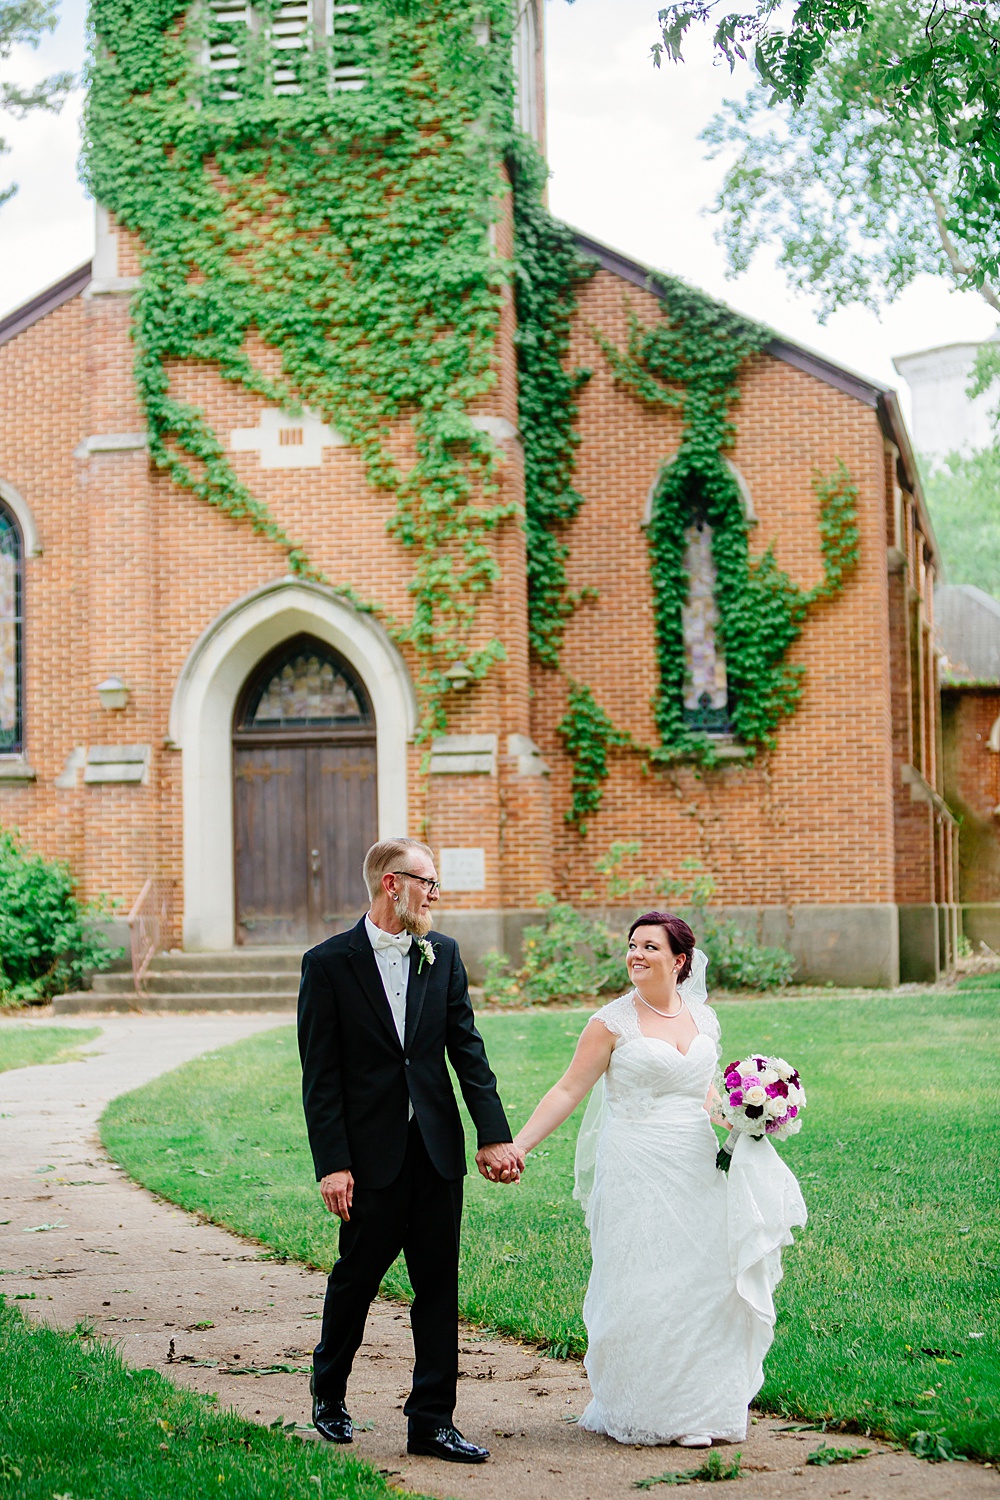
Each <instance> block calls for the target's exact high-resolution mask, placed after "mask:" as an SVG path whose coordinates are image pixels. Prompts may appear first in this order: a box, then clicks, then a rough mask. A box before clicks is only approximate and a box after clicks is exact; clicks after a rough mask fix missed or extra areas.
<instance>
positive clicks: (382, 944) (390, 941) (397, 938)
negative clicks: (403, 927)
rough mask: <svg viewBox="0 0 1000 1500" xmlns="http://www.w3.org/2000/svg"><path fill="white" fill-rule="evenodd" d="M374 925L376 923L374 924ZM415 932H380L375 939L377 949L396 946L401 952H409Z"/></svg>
mask: <svg viewBox="0 0 1000 1500" xmlns="http://www.w3.org/2000/svg"><path fill="white" fill-rule="evenodd" d="M373 925H374V924H373ZM412 942H413V934H412V933H410V932H379V935H378V937H377V938H376V939H375V947H376V949H380V948H395V949H396V950H397V951H398V952H400V953H404V954H405V953H409V951H410V944H411V943H412Z"/></svg>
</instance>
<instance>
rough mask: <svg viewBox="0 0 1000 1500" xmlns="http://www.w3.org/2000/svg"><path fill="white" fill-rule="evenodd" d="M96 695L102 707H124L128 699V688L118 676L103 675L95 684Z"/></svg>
mask: <svg viewBox="0 0 1000 1500" xmlns="http://www.w3.org/2000/svg"><path fill="white" fill-rule="evenodd" d="M97 696H98V698H100V700H101V707H102V708H108V709H113V708H125V707H126V706H127V704H128V700H129V689H128V688H127V687H126V686H125V684H124V682H122V680H121V678H120V677H105V679H104V681H103V682H99V683H98V684H97Z"/></svg>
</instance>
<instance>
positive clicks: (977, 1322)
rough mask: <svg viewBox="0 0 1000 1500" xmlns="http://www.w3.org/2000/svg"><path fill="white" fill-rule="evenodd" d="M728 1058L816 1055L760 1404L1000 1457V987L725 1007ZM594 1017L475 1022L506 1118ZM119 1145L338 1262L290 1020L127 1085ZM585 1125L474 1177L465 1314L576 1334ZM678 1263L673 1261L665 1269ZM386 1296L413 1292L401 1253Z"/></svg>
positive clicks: (793, 1147) (160, 1186)
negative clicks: (514, 1180)
mask: <svg viewBox="0 0 1000 1500" xmlns="http://www.w3.org/2000/svg"><path fill="white" fill-rule="evenodd" d="M718 1009H719V1015H720V1019H721V1021H722V1027H723V1037H724V1043H723V1045H724V1049H725V1054H726V1058H727V1059H728V1058H729V1057H736V1056H739V1055H743V1054H745V1053H746V1052H748V1051H751V1050H753V1049H756V1048H759V1047H768V1048H770V1049H773V1050H776V1051H780V1052H781V1053H782V1054H783V1055H784V1056H786V1057H789V1058H791V1059H792V1060H793V1061H794V1062H795V1063H796V1064H797V1065H798V1066H799V1067H800V1068H801V1070H802V1073H803V1077H804V1081H805V1085H806V1088H807V1090H808V1092H809V1100H810V1103H809V1110H808V1113H807V1116H806V1123H805V1128H804V1129H803V1131H802V1133H801V1135H799V1136H796V1137H795V1138H794V1139H793V1140H791V1141H789V1142H787V1143H785V1144H784V1145H783V1146H782V1147H781V1148H780V1149H781V1150H782V1152H783V1154H784V1156H785V1157H786V1159H787V1160H788V1162H789V1165H790V1166H791V1167H792V1168H793V1169H794V1170H795V1172H796V1173H797V1174H798V1176H799V1178H800V1181H801V1182H802V1185H803V1191H804V1193H805V1196H806V1200H807V1203H808V1205H809V1209H810V1222H809V1225H808V1226H807V1228H806V1229H805V1230H803V1231H801V1232H800V1233H799V1234H798V1239H797V1244H796V1246H795V1248H794V1249H792V1250H791V1251H789V1252H787V1254H786V1257H785V1265H786V1278H785V1281H784V1282H783V1283H782V1286H781V1287H780V1288H779V1293H778V1301H779V1327H778V1336H777V1338H776V1341H775V1345H774V1348H773V1349H772V1352H771V1355H770V1357H769V1359H768V1362H767V1380H766V1384H765V1386H764V1390H763V1391H762V1393H761V1396H760V1398H759V1402H758V1404H759V1405H761V1406H763V1407H764V1408H765V1409H767V1410H770V1411H775V1412H779V1413H783V1414H785V1415H787V1416H789V1417H791V1416H797V1417H802V1418H805V1419H808V1420H815V1421H820V1422H827V1423H830V1424H831V1425H833V1426H836V1425H837V1424H845V1425H847V1426H853V1427H855V1428H857V1429H858V1430H861V1431H865V1430H868V1429H870V1430H871V1431H872V1432H878V1433H881V1434H884V1435H885V1436H887V1437H890V1438H895V1439H898V1440H901V1441H905V1440H907V1439H908V1438H909V1436H910V1435H911V1434H912V1433H913V1432H915V1431H928V1432H932V1433H941V1434H943V1435H944V1436H945V1437H946V1438H947V1440H948V1441H950V1442H951V1443H952V1444H953V1445H954V1448H955V1450H956V1451H957V1452H960V1453H967V1454H970V1455H974V1456H979V1457H983V1458H993V1459H995V1458H997V1457H998V1456H1000V1403H998V1393H1000V1303H998V1298H997V1291H998V1280H1000V1249H998V1244H1000V1236H998V1230H1000V1203H998V1197H997V1192H996V1183H997V1179H998V1167H1000V1149H998V1144H997V1142H998V1134H997V1125H996V1121H997V1116H998V1113H1000V1032H998V1028H997V1024H996V1019H997V1012H998V1009H1000V987H998V986H997V983H996V981H995V980H994V984H993V985H992V986H987V985H986V984H984V983H982V982H979V981H975V982H973V981H970V982H968V983H967V984H965V985H963V986H962V988H961V989H959V990H957V991H952V992H946V993H942V992H940V991H936V992H935V991H928V992H924V993H919V994H904V995H899V994H896V995H889V996H886V995H880V994H869V995H865V996H846V997H842V996H837V995H836V994H832V995H831V996H830V997H828V998H825V999H823V1000H818V999H797V998H795V997H794V992H793V995H792V996H790V997H789V998H787V999H772V1000H768V1001H762V1002H760V1001H758V1002H753V1001H751V1002H746V1001H743V1002H733V1003H728V1004H721V1005H720V1006H719V1008H718ZM584 1021H585V1015H584V1013H582V1012H572V1011H552V1012H546V1011H532V1012H514V1013H510V1014H502V1015H488V1016H484V1017H483V1018H482V1023H481V1024H482V1030H483V1033H484V1035H485V1037H486V1041H487V1045H488V1048H489V1052H490V1057H491V1060H492V1062H493V1065H494V1067H495V1069H496V1071H497V1073H498V1076H499V1078H500V1083H501V1091H502V1094H503V1097H504V1101H505V1103H506V1105H507V1107H508V1114H509V1115H510V1117H511V1121H512V1123H514V1124H515V1128H516V1124H518V1123H520V1121H521V1120H522V1119H523V1118H524V1116H525V1114H526V1113H527V1111H528V1110H529V1109H530V1108H531V1106H532V1105H533V1104H534V1103H535V1102H536V1100H537V1098H538V1097H539V1095H540V1094H541V1092H542V1091H543V1090H544V1089H545V1088H546V1087H547V1086H548V1085H549V1083H551V1081H552V1080H553V1079H554V1078H555V1077H556V1076H557V1075H558V1073H559V1072H560V1070H561V1068H562V1067H563V1065H564V1063H565V1061H566V1059H567V1058H568V1056H569V1054H570V1052H571V1050H572V1047H573V1044H574V1041H575V1038H576V1037H577V1035H578V1034H579V1032H580V1030H581V1028H582V1026H583V1024H584ZM103 1132H104V1139H105V1142H106V1144H107V1146H108V1149H109V1150H110V1151H111V1153H112V1154H113V1155H114V1156H115V1157H116V1158H117V1160H119V1161H120V1162H122V1163H123V1164H124V1165H125V1166H126V1167H127V1169H128V1170H129V1171H130V1172H131V1173H132V1175H133V1176H134V1177H136V1178H137V1179H138V1180H139V1181H140V1182H143V1183H145V1184H146V1185H147V1186H148V1187H150V1188H152V1189H153V1190H155V1191H156V1192H157V1193H160V1194H162V1195H163V1196H164V1197H166V1198H170V1199H172V1200H173V1201H175V1202H177V1203H179V1204H181V1205H183V1206H184V1207H185V1208H188V1209H192V1210H197V1211H199V1212H202V1213H204V1214H206V1215H208V1216H209V1217H211V1218H213V1219H215V1220H216V1221H217V1222H219V1223H222V1224H226V1225H228V1226H230V1227H231V1228H233V1229H235V1230H237V1231H238V1232H240V1233H243V1234H245V1235H248V1236H250V1237H252V1238H255V1239H258V1240H260V1241H262V1242H263V1243H265V1244H266V1245H268V1246H271V1247H273V1248H274V1250H275V1251H277V1252H279V1253H281V1254H284V1255H288V1256H292V1257H295V1258H298V1259H301V1260H304V1261H308V1262H310V1263H312V1264H315V1265H320V1266H328V1265H329V1264H331V1262H332V1259H333V1257H334V1255H335V1247H336V1229H335V1226H334V1222H333V1220H332V1219H331V1218H330V1217H329V1216H328V1215H326V1214H325V1213H324V1212H323V1210H322V1207H321V1205H320V1203H319V1198H318V1195H317V1193H316V1189H315V1186H314V1184H313V1183H312V1172H311V1169H310V1164H309V1160H308V1154H307V1151H306V1146H305V1135H304V1129H303V1125H302V1120H301V1112H300V1104H299V1073H298V1062H297V1055H296V1051H295V1040H294V1033H293V1031H292V1030H291V1029H290V1028H289V1029H285V1028H281V1029H279V1030H276V1031H272V1032H268V1033H264V1034H261V1035H259V1036H256V1037H253V1038H251V1039H249V1040H247V1041H244V1042H240V1043H238V1044H237V1045H235V1046H233V1047H230V1048H227V1049H226V1050H225V1051H222V1052H217V1053H214V1054H209V1055H208V1056H206V1057H203V1058H200V1059H198V1060H197V1061H195V1062H192V1063H189V1064H187V1065H186V1066H185V1067H183V1068H181V1069H178V1070H177V1071H176V1072H174V1073H172V1074H168V1075H166V1076H165V1077H163V1078H161V1079H159V1080H157V1081H156V1082H154V1083H152V1084H150V1085H148V1086H147V1087H145V1088H143V1089H140V1090H138V1091H137V1092H136V1093H134V1094H131V1095H126V1096H123V1097H122V1098H120V1099H118V1100H116V1101H115V1102H114V1103H113V1104H112V1105H111V1106H110V1108H109V1109H108V1111H107V1113H106V1114H105V1117H104V1121H103ZM575 1133H576V1132H575V1128H574V1126H573V1124H572V1122H570V1123H568V1124H567V1125H566V1126H564V1127H563V1129H562V1130H561V1131H559V1132H558V1133H557V1134H556V1135H555V1136H553V1137H552V1138H551V1139H550V1140H549V1141H548V1142H546V1144H545V1147H543V1148H542V1150H541V1151H539V1152H537V1153H535V1154H534V1155H533V1157H532V1158H531V1161H530V1163H529V1171H528V1173H527V1174H526V1176H525V1180H524V1182H523V1184H522V1185H521V1186H520V1187H519V1188H510V1189H507V1188H501V1187H496V1186H491V1185H490V1184H487V1183H485V1182H483V1181H482V1180H481V1179H479V1178H478V1177H476V1178H470V1179H469V1183H468V1195H467V1213H466V1220H465V1233H464V1251H463V1268H462V1285H461V1297H462V1307H463V1312H464V1313H465V1315H466V1316H467V1317H469V1318H471V1319H472V1320H474V1321H476V1322H478V1323H480V1324H483V1325H486V1326H489V1327H492V1328H496V1329H498V1330H502V1331H505V1332H509V1333H514V1334H517V1335H520V1336H521V1337H524V1338H528V1339H536V1340H538V1341H539V1342H546V1343H547V1344H548V1345H549V1346H550V1349H551V1352H552V1353H554V1354H557V1355H560V1354H561V1355H565V1354H566V1353H568V1352H579V1351H580V1350H582V1348H583V1347H584V1331H583V1326H582V1322H581V1318H580V1307H581V1303H582V1298H583V1291H584V1287H585V1285H586V1280H587V1274H588V1269H589V1255H588V1243H587V1236H586V1232H585V1230H584V1226H583V1222H582V1217H581V1215H580V1212H579V1209H578V1207H577V1205H576V1204H575V1203H573V1202H572V1200H571V1196H570V1194H571V1189H572V1158H573V1147H574V1141H575ZM664 1274H668V1270H667V1268H666V1267H665V1271H664ZM388 1290H390V1291H394V1292H400V1291H402V1292H404V1293H405V1291H406V1285H405V1276H404V1274H403V1272H402V1270H401V1268H394V1269H393V1271H392V1272H391V1273H390V1278H389V1283H388Z"/></svg>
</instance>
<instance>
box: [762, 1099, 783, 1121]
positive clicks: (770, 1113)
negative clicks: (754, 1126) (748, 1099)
mask: <svg viewBox="0 0 1000 1500" xmlns="http://www.w3.org/2000/svg"><path fill="white" fill-rule="evenodd" d="M787 1108H788V1100H787V1099H768V1101H767V1103H766V1104H765V1105H764V1113H765V1114H766V1115H767V1117H768V1119H769V1120H777V1119H780V1117H781V1116H782V1115H783V1114H784V1113H785V1110H786V1109H787Z"/></svg>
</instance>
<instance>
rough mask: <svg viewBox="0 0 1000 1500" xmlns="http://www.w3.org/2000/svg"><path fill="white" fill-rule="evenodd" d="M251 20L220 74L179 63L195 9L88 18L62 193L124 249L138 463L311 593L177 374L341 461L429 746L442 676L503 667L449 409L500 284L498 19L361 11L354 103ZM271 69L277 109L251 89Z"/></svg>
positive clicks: (269, 13) (457, 424)
mask: <svg viewBox="0 0 1000 1500" xmlns="http://www.w3.org/2000/svg"><path fill="white" fill-rule="evenodd" d="M255 9H256V11H257V12H258V14H259V17H260V19H261V25H260V27H259V28H257V29H251V28H250V27H243V28H241V27H239V26H235V25H230V26H229V27H228V29H227V33H226V34H227V37H229V38H231V39H232V41H233V44H234V47H235V50H236V53H237V54H238V56H237V58H236V61H235V62H234V64H233V66H232V69H231V71H226V72H222V71H219V72H217V71H213V70H211V69H207V68H205V67H204V66H203V64H202V61H201V58H202V55H203V47H204V46H205V45H207V43H208V41H209V40H210V37H209V28H210V27H211V26H212V25H214V22H213V21H212V17H211V8H210V7H208V6H205V7H192V6H190V4H189V0H94V4H93V6H92V10H91V26H92V32H93V42H94V45H93V54H92V58H91V62H90V80H89V81H90V89H89V99H88V105H87V115H86V130H85V145H84V163H85V171H86V179H87V183H88V186H89V188H90V190H91V192H92V193H93V195H94V197H95V198H96V199H97V201H98V202H100V203H101V204H103V205H104V206H105V207H107V208H108V209H109V210H110V211H111V212H112V213H113V214H114V215H115V216H116V218H117V220H118V221H119V222H120V223H121V224H122V225H123V226H124V227H125V228H126V229H128V230H131V231H134V232H135V234H136V235H137V236H138V238H139V241H140V244H141V253H142V276H141V286H140V290H139V292H138V294H137V296H136V297H135V299H134V320H133V333H134V339H135V344H136V378H137V384H138V391H139V395H140V398H141V401H142V403H143V406H144V408H145V412H146V419H147V424H148V428H149V433H150V452H151V455H152V459H153V461H154V463H156V464H157V465H159V466H160V467H161V468H163V469H164V470H165V471H166V472H167V473H168V474H170V476H171V477H172V478H173V479H174V481H175V482H176V483H177V484H178V485H180V486H181V487H182V488H184V489H185V490H187V491H188V492H189V493H191V494H192V495H194V496H196V497H197V498H198V499H200V500H203V501H205V502H207V503H209V504H211V505H214V506H217V507H218V508H219V509H221V510H222V511H224V512H225V513H226V514H227V515H229V516H231V517H233V518H234V519H236V520H241V521H245V522H247V523H248V524H250V525H251V526H252V527H253V529H254V530H255V531H256V532H257V533H258V534H259V535H261V536H264V537H266V538H267V539H268V540H270V541H271V542H273V543H274V544H275V545H276V546H277V547H279V548H281V549H282V550H283V551H284V553H285V554H286V557H287V563H288V566H289V568H290V569H291V570H292V571H294V572H296V573H298V574H300V575H302V576H304V577H311V578H320V577H321V574H320V572H319V570H318V569H317V568H316V566H315V564H314V563H313V562H312V561H311V560H310V559H309V558H308V557H307V555H306V553H305V550H304V548H303V547H302V546H301V545H300V544H299V543H298V542H296V541H295V540H294V539H293V538H292V537H290V536H289V535H288V534H287V533H286V531H285V530H284V529H283V528H282V526H281V525H280V524H279V522H278V521H277V520H276V519H275V518H274V517H273V516H272V515H271V513H270V512H269V510H268V508H267V506H266V505H265V504H264V503H263V501H261V500H260V499H259V498H258V497H257V496H255V495H254V494H252V493H251V491H250V490H249V489H248V488H247V486H246V485H245V484H243V483H241V481H240V480H239V479H238V477H237V475H236V473H235V471H234V470H233V468H232V465H231V463H230V461H229V458H228V456H227V453H226V451H225V448H224V445H223V443H222V442H221V441H220V439H219V437H218V435H217V434H216V433H215V432H214V431H213V430H212V427H211V425H210V423H209V420H208V418H207V416H206V414H205V412H204V411H203V410H202V409H200V408H199V407H198V406H197V405H195V404H194V403H193V402H192V401H191V400H189V399H188V398H187V397H186V395H185V394H184V392H183V390H182V389H180V388H179V387H180V382H179V379H178V372H179V371H180V370H182V368H183V367H184V366H186V365H189V364H190V362H192V361H195V362H200V363H202V364H204V365H206V366H209V367H211V368H212V369H214V370H215V371H216V372H217V373H218V374H219V375H220V376H221V377H222V378H223V379H224V380H227V381H231V382H233V383H235V384H238V385H240V386H241V387H242V388H243V389H244V390H246V391H248V392H252V393H254V394H256V395H258V396H261V397H263V398H264V399H266V400H267V401H270V402H273V403H275V404H277V405H279V406H281V407H282V408H283V409H285V410H289V411H292V412H295V411H299V410H301V409H302V408H303V407H308V408H309V409H310V410H312V411H313V412H315V413H316V414H317V415H318V416H320V417H321V418H322V420H324V421H327V422H329V423H330V424H331V425H332V426H333V427H335V428H336V429H337V430H338V431H339V432H340V433H341V434H342V435H343V436H344V437H346V438H347V439H348V440H349V441H350V442H351V443H353V444H354V445H356V447H357V448H358V450H359V451H360V453H361V455H362V458H363V461H364V464H365V469H366V473H367V477H368V481H369V483H370V484H371V485H372V486H374V487H375V488H376V489H378V490H381V491H383V492H385V493H387V494H388V495H389V496H391V497H393V499H394V512H393V515H392V520H391V522H390V531H391V533H392V535H393V536H395V537H396V539H397V540H398V541H399V542H400V543H401V544H402V545H403V546H404V547H405V548H407V549H409V550H410V551H411V552H412V553H413V554H414V563H413V570H412V580H411V582H410V585H409V587H410V592H411V595H412V612H411V617H410V619H409V621H408V623H406V624H405V625H404V626H402V627H400V628H399V630H398V631H397V638H398V639H400V640H402V641H408V642H409V643H410V644H411V645H412V646H413V647H414V648H415V650H416V651H417V653H418V659H419V661H420V663H421V676H420V684H419V685H420V688H421V693H422V699H423V719H422V729H421V733H422V735H424V736H426V735H427V734H429V733H432V732H434V731H435V730H437V729H440V728H441V727H443V725H444V718H445V715H444V708H443V698H444V693H445V690H446V688H447V678H446V676H445V674H446V672H447V669H448V667H449V666H450V665H451V664H453V663H454V662H455V661H456V660H458V659H462V660H464V661H465V662H466V663H467V666H468V668H469V669H470V671H471V672H472V674H473V676H474V677H481V676H483V675H484V674H485V673H486V672H487V671H488V670H489V667H490V665H491V663H493V662H494V661H496V660H498V659H499V658H501V657H502V655H503V646H502V644H501V642H500V641H498V640H496V639H492V640H485V641H484V640H482V639H481V638H479V634H480V633H479V632H477V630H476V614H477V604H478V601H479V598H480V597H481V596H482V594H483V593H484V592H485V591H486V590H488V589H489V588H490V587H491V586H493V585H494V584H495V583H496V582H497V579H498V577H499V570H498V566H497V562H496V556H495V547H494V546H493V545H491V540H490V534H491V533H492V532H494V531H495V530H496V528H497V527H498V526H499V525H500V524H501V523H502V522H504V521H505V520H506V519H507V518H508V517H511V516H513V515H515V514H516V507H515V506H514V505H512V504H507V503H501V502H500V501H499V500H498V495H497V484H496V478H495V471H496V465H497V461H498V452H497V449H496V447H495V445H494V443H493V441H492V439H491V438H490V437H489V436H488V435H487V434H486V433H484V432H482V431H480V430H478V428H477V427H476V426H475V425H474V422H473V421H472V419H471V418H470V415H469V410H470V407H471V406H472V404H473V403H474V402H475V401H477V400H478V399H480V398H481V397H483V396H484V395H485V394H486V393H487V392H489V391H490V390H491V389H492V388H493V386H494V384H495V382H496V347H495V346H496V335H497V329H498V324H499V317H500V311H501V306H502V300H503V295H504V286H505V282H506V280H507V278H508V276H509V267H507V266H506V265H504V264H503V263H502V262H501V261H500V260H499V259H498V258H497V256H496V255H495V254H494V253H493V251H492V249H491V246H490V233H489V232H490V225H491V223H492V222H493V220H494V219H495V217H496V213H497V205H498V203H499V201H500V197H501V194H502V191H503V183H502V180H501V171H500V162H501V160H502V154H503V153H502V149H501V148H502V145H503V144H505V143H506V142H507V141H508V140H509V139H510V136H511V131H512V122H511V110H512V97H513V83H512V75H511V24H512V15H511V7H510V6H509V5H508V4H507V3H506V0H442V3H441V4H438V5H435V6H433V7H417V6H412V5H409V4H403V3H401V0H367V3H366V4H365V5H364V6H363V7H362V8H361V10H360V11H359V12H358V14H357V16H356V17H355V19H354V23H353V25H352V32H351V38H350V44H351V50H352V61H354V62H356V63H357V64H358V65H359V66H360V67H361V68H362V69H363V74H364V79H365V86H364V87H363V88H357V89H338V88H335V87H331V79H332V78H333V77H334V72H333V70H334V67H335V65H336V63H337V57H336V55H335V42H334V41H331V40H329V39H324V38H322V37H319V36H314V37H312V38H311V43H312V45H311V47H310V48H309V49H303V50H301V51H299V52H296V53H289V52H288V51H287V50H283V51H281V53H280V57H279V55H278V52H277V50H276V49H275V47H274V46H273V45H272V42H271V35H270V22H271V21H272V20H273V15H274V13H275V10H276V3H275V0H261V3H260V4H259V5H257V6H256V7H255ZM199 18H200V19H199ZM484 19H485V20H487V21H488V22H489V35H488V37H485V35H484V32H483V28H482V24H481V23H482V22H483V20H484ZM477 23H479V24H478V26H477ZM203 33H204V34H203ZM279 62H280V64H282V65H285V64H289V65H292V66H293V67H294V73H295V82H294V89H295V92H291V93H289V92H282V91H281V90H276V87H275V83H276V77H275V70H276V67H277V66H278V64H279ZM400 422H404V423H405V422H409V424H410V426H411V428H412V440H411V441H409V442H408V441H406V440H405V439H404V440H400V438H399V431H400V428H399V424H400Z"/></svg>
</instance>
